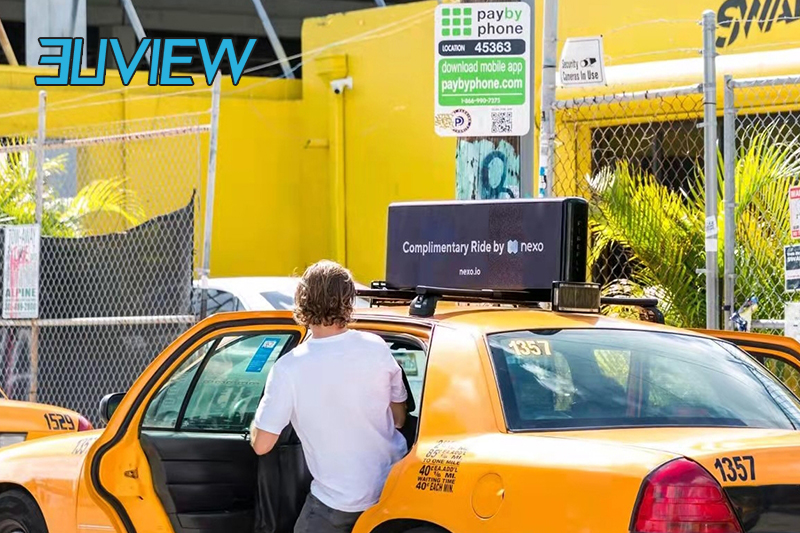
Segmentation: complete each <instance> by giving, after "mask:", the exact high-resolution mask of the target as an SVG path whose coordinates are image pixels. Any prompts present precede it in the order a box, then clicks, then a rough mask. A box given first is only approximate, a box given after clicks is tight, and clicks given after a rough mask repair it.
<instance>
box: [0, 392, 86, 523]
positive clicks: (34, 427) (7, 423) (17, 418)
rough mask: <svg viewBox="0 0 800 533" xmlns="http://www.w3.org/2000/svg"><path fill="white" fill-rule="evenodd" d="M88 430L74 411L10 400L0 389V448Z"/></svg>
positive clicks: (84, 419) (84, 422) (80, 416)
mask: <svg viewBox="0 0 800 533" xmlns="http://www.w3.org/2000/svg"><path fill="white" fill-rule="evenodd" d="M90 429H92V425H91V423H90V422H89V421H88V420H87V419H86V418H84V417H83V416H82V415H80V414H78V413H76V412H74V411H70V410H69V409H64V408H62V407H56V406H54V405H46V404H41V403H31V402H21V401H17V400H10V399H9V398H8V396H7V395H6V393H5V392H4V391H3V389H0V448H4V447H6V446H10V445H12V444H17V443H19V442H24V441H26V440H32V439H38V438H41V437H48V436H51V435H57V434H60V433H75V432H77V431H88V430H90ZM0 531H2V530H0Z"/></svg>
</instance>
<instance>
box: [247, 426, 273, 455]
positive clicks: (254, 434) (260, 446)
mask: <svg viewBox="0 0 800 533" xmlns="http://www.w3.org/2000/svg"><path fill="white" fill-rule="evenodd" d="M278 437H280V435H276V434H275V433H270V432H269V431H263V430H260V429H258V428H257V427H256V423H255V421H253V423H252V424H251V425H250V445H251V446H252V447H253V451H255V452H256V454H257V455H264V454H267V453H269V452H271V451H272V449H273V448H274V447H275V444H276V443H277V442H278Z"/></svg>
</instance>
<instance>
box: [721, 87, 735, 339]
mask: <svg viewBox="0 0 800 533" xmlns="http://www.w3.org/2000/svg"><path fill="white" fill-rule="evenodd" d="M724 91H725V97H724V99H723V105H724V106H725V109H724V114H723V127H722V132H723V133H722V137H723V144H724V147H723V154H724V161H725V193H724V206H725V218H724V224H725V227H724V230H723V233H724V237H725V241H724V246H725V257H724V274H723V275H724V276H725V280H724V291H723V292H724V294H723V300H722V301H723V308H722V309H723V313H724V315H723V320H724V324H723V325H724V329H726V330H731V329H733V324H732V323H731V320H730V318H731V313H733V312H734V306H735V305H736V302H735V301H734V298H735V293H734V287H735V283H736V254H735V253H734V248H735V246H736V218H735V217H736V160H735V157H736V107H735V101H734V93H733V76H730V75H726V76H725V88H724Z"/></svg>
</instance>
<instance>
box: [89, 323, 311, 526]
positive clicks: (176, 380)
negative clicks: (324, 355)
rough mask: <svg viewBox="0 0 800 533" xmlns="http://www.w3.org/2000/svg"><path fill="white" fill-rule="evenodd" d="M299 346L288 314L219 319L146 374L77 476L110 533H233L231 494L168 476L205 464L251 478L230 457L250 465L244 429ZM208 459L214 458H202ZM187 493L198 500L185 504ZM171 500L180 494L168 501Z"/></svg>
mask: <svg viewBox="0 0 800 533" xmlns="http://www.w3.org/2000/svg"><path fill="white" fill-rule="evenodd" d="M305 336H306V329H305V328H304V327H302V326H298V325H297V324H296V323H295V322H294V320H293V319H292V315H291V312H288V311H270V312H246V313H222V314H217V315H214V316H212V317H210V318H208V319H206V320H204V321H202V322H200V323H199V324H197V325H195V326H194V327H192V328H191V329H190V330H189V331H187V332H186V333H184V334H183V335H181V336H180V337H179V338H178V339H177V340H175V341H174V342H173V343H172V344H171V345H170V346H169V347H167V349H166V350H164V351H163V352H162V353H161V354H160V355H159V356H158V357H157V358H156V359H155V360H154V361H153V362H152V363H151V364H150V366H149V367H148V368H147V369H146V370H145V371H144V372H143V373H142V374H141V376H140V377H139V378H138V379H137V380H136V382H135V383H134V384H133V386H132V387H131V388H130V390H129V391H128V392H127V393H126V395H125V397H124V399H123V400H122V401H121V403H120V404H119V406H118V407H117V408H116V410H115V411H114V413H113V416H112V417H111V419H110V420H109V422H108V426H107V428H106V429H105V431H104V432H103V434H102V435H101V436H100V438H99V439H98V440H97V441H96V442H95V443H94V444H93V445H92V447H91V449H90V450H89V452H88V454H87V458H86V461H85V463H84V467H83V472H82V476H83V480H82V481H83V482H84V483H85V484H86V486H87V487H88V488H89V493H90V494H91V496H92V499H93V500H94V501H95V502H96V503H97V504H99V505H100V506H101V508H103V510H104V511H105V513H106V514H107V515H108V516H109V518H110V519H111V521H112V523H113V525H114V528H115V530H116V531H119V532H124V533H134V532H139V533H144V532H148V533H149V532H173V531H183V530H184V529H185V528H186V527H189V528H191V527H195V526H198V525H199V526H200V528H201V529H203V528H204V527H206V526H207V524H206V523H205V522H208V521H209V520H212V521H215V524H216V525H217V526H226V525H231V526H234V527H230V528H228V527H225V528H224V529H220V530H236V529H237V527H235V524H237V523H238V522H239V521H241V519H242V517H238V518H237V516H236V514H235V513H230V512H227V510H226V507H227V505H228V504H226V502H227V501H228V500H230V499H232V498H236V497H237V494H236V490H234V489H235V488H236V487H232V488H230V487H229V488H230V489H231V490H226V491H219V490H217V488H218V486H219V487H225V485H224V484H223V485H219V484H217V485H213V484H212V485H209V486H208V487H206V486H205V485H204V486H202V487H199V486H197V487H195V486H188V487H187V486H185V485H182V483H180V482H179V481H180V480H177V479H173V480H171V479H169V477H170V475H171V472H177V473H178V474H179V475H180V476H183V477H186V476H191V475H194V474H192V472H189V471H186V469H185V468H183V470H181V468H182V467H181V464H189V465H193V466H192V468H193V469H194V470H195V471H196V470H197V469H198V468H199V469H200V470H202V469H203V467H204V466H205V465H204V464H200V463H198V461H200V462H202V461H206V462H208V463H209V464H208V466H209V468H210V467H211V466H214V465H212V464H211V462H214V461H216V462H219V461H223V462H224V461H226V460H227V461H228V462H231V465H228V466H225V465H227V463H225V465H223V464H222V463H218V464H217V466H221V467H223V468H221V469H220V468H217V470H219V471H220V472H219V475H221V476H223V477H224V476H228V474H230V476H233V474H236V475H237V476H239V477H242V478H243V479H244V478H245V477H247V475H250V474H248V473H247V471H248V470H247V469H248V468H250V469H251V470H252V468H251V467H249V466H248V465H244V464H241V465H240V464H233V463H235V461H236V460H237V456H238V457H242V458H247V457H249V455H251V454H248V453H246V452H248V451H249V450H246V449H242V448H246V447H248V446H249V444H248V442H247V440H246V437H245V435H246V433H247V427H248V426H249V422H250V420H251V419H252V415H254V413H255V408H256V406H257V403H258V400H259V399H260V397H261V393H262V392H263V387H264V383H265V382H266V377H267V374H268V372H269V368H271V365H272V363H274V361H275V360H276V359H277V357H279V356H280V355H282V354H284V353H287V352H288V351H289V350H291V349H292V348H293V347H294V346H297V344H298V343H300V342H302V341H303V340H304V338H305ZM243 390H245V392H242V391H243ZM234 411H235V412H234ZM231 450H233V453H231ZM209 453H211V454H216V455H215V456H214V457H206V456H207V455H208V454H209ZM154 454H155V461H154ZM159 454H160V455H159ZM253 457H255V456H254V455H253ZM162 460H163V461H162ZM169 461H172V462H171V463H169ZM165 466H166V468H165ZM165 476H166V477H165ZM226 479H227V478H226ZM184 481H185V480H184ZM195 481H196V482H193V483H194V484H195V485H196V484H197V483H201V482H203V483H204V482H205V481H204V480H195ZM216 481H220V480H216ZM221 481H225V480H221ZM230 481H231V483H232V484H234V485H235V484H237V483H244V482H245V481H247V480H245V481H242V480H239V479H238V477H236V478H235V479H234V478H233V477H232V478H231V480H230ZM209 483H210V482H209ZM184 489H186V490H196V491H198V494H199V493H200V492H202V493H203V494H204V497H203V498H192V497H191V494H189V493H187V492H186V490H184ZM176 490H177V491H183V492H181V493H172V492H173V491H176ZM201 499H202V500H203V501H200V500H201ZM215 505H216V506H217V507H219V509H216V507H214V506H215ZM201 506H202V508H201ZM217 511H219V512H217ZM229 523H230V524H229Z"/></svg>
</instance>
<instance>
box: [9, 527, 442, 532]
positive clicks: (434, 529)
mask: <svg viewBox="0 0 800 533" xmlns="http://www.w3.org/2000/svg"><path fill="white" fill-rule="evenodd" d="M0 533H3V531H2V530H0ZM405 533H444V529H439V528H437V527H431V526H422V527H415V528H414V529H407V530H406V532H405Z"/></svg>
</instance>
